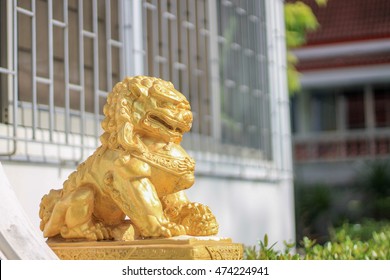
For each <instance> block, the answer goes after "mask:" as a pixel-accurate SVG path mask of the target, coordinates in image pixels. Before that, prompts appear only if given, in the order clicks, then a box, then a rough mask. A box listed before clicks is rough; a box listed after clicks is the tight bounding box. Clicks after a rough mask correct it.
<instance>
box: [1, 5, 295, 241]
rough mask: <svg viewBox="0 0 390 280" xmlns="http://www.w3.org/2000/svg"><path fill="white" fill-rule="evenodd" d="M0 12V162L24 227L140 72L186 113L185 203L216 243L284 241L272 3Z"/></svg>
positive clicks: (287, 151)
mask: <svg viewBox="0 0 390 280" xmlns="http://www.w3.org/2000/svg"><path fill="white" fill-rule="evenodd" d="M0 5H1V6H0V13H1V14H0V40H1V45H0V77H1V80H0V81H1V84H0V90H1V99H0V161H1V163H2V165H3V167H4V170H5V173H6V174H7V176H8V178H9V180H10V182H11V184H12V185H13V187H14V188H15V192H16V194H17V197H18V199H19V201H20V203H21V204H22V206H23V208H24V209H25V211H26V212H27V214H28V217H29V218H30V219H31V221H32V223H33V225H34V226H36V228H37V229H38V225H39V217H38V209H39V203H40V199H41V197H42V196H43V195H44V194H45V193H47V192H48V190H49V189H51V188H61V187H62V182H63V181H64V180H65V179H66V177H67V176H68V174H70V172H72V170H73V169H74V168H75V166H76V165H77V164H78V163H80V162H81V161H83V160H84V159H85V158H86V157H87V156H88V155H90V154H91V153H92V152H93V151H94V150H95V148H96V147H97V146H98V145H99V140H98V137H99V136H100V134H101V127H100V121H101V120H102V106H103V105H104V103H105V97H106V94H107V92H109V91H110V90H111V88H112V86H113V85H114V84H115V83H116V82H118V81H120V80H122V79H123V77H124V76H133V75H140V74H146V75H150V76H157V77H161V78H163V79H166V80H170V81H172V82H173V83H174V85H175V87H176V88H178V89H179V90H181V92H183V94H185V95H186V96H187V98H188V100H189V101H190V102H191V106H192V110H193V113H194V120H195V121H194V125H193V128H192V132H191V133H189V135H187V136H186V137H185V139H184V141H183V145H184V146H185V148H186V149H187V150H188V151H190V154H191V155H192V156H193V157H194V158H195V160H196V162H197V165H196V183H195V185H194V187H192V188H191V189H190V190H189V191H188V195H189V197H190V198H191V199H192V200H194V201H199V202H202V203H205V204H207V205H209V206H210V207H211V209H212V210H213V212H214V213H215V214H216V216H217V218H218V221H219V223H220V235H221V236H229V237H232V238H233V240H234V241H235V242H242V243H244V244H247V245H254V244H256V243H257V240H259V239H261V238H262V237H263V236H264V234H265V233H267V234H268V235H269V237H270V239H271V241H278V244H279V246H282V243H283V241H284V240H286V241H293V240H294V236H295V230H294V207H293V186H292V160H291V148H290V145H291V142H290V141H291V139H290V126H289V123H290V122H289V100H288V95H287V90H286V77H285V70H286V64H285V43H284V20H283V1H282V0H262V1H254V0H246V1H227V0H224V1H222V0H212V1H206V0H199V1H179V0H161V1H157V0H144V1H142V0H133V1H121V0H117V1H103V0H91V1H81V0H79V1H78V0H63V1H52V0H31V1H30V0H25V1H16V0H15V1H12V0H8V1H1V2H0ZM3 199H4V198H3ZM3 214H4V213H1V215H3Z"/></svg>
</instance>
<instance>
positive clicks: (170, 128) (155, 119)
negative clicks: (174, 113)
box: [149, 114, 183, 134]
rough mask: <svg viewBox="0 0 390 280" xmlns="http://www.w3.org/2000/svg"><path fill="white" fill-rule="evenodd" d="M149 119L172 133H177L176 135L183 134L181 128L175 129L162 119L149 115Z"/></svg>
mask: <svg viewBox="0 0 390 280" xmlns="http://www.w3.org/2000/svg"><path fill="white" fill-rule="evenodd" d="M149 118H150V119H152V120H154V121H155V122H157V123H159V124H160V125H162V126H164V127H165V128H166V129H167V130H169V131H171V132H176V133H180V134H182V133H183V130H182V129H181V128H180V127H174V126H173V125H171V124H169V123H168V122H166V121H165V120H163V119H162V118H160V117H158V116H156V115H152V114H151V115H149Z"/></svg>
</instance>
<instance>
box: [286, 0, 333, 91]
mask: <svg viewBox="0 0 390 280" xmlns="http://www.w3.org/2000/svg"><path fill="white" fill-rule="evenodd" d="M315 1H316V3H317V5H318V6H325V5H326V3H327V1H328V0H315ZM284 16H285V26H286V46H287V49H288V51H287V79H288V89H289V92H290V94H293V93H295V92H297V91H298V90H299V89H300V88H301V85H300V82H299V72H298V71H297V69H296V67H295V66H296V64H297V63H298V59H297V57H296V56H295V55H294V54H293V53H292V52H291V49H292V48H297V47H300V46H302V45H303V44H305V43H306V35H307V33H308V32H312V31H315V30H316V29H317V28H318V27H319V23H318V21H317V18H316V16H315V15H314V13H313V11H312V9H311V8H310V7H309V6H308V5H307V4H305V3H303V2H301V1H289V2H287V3H286V4H285V6H284Z"/></svg>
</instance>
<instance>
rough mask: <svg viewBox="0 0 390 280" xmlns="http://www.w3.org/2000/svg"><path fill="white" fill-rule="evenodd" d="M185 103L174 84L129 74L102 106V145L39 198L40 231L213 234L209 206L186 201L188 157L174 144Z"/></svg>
mask: <svg viewBox="0 0 390 280" xmlns="http://www.w3.org/2000/svg"><path fill="white" fill-rule="evenodd" d="M190 110H191V108H190V104H189V102H188V101H187V99H186V98H185V96H184V95H182V94H181V93H180V92H178V91H177V90H175V88H174V87H173V85H172V83H170V82H167V81H164V80H161V79H158V78H152V77H145V76H137V77H128V78H126V79H124V80H123V81H122V82H120V83H118V84H116V85H115V87H114V88H113V90H112V92H110V93H109V95H108V97H107V103H106V105H105V106H104V115H105V119H104V121H103V122H102V127H103V129H104V133H103V134H102V136H101V137H100V140H101V142H102V145H101V146H100V147H99V148H97V150H96V151H95V152H94V154H93V155H91V156H90V157H89V158H88V159H87V160H86V161H85V162H83V163H81V164H80V165H79V166H78V167H77V171H75V172H73V173H72V174H71V175H70V176H69V178H68V179H67V180H66V181H65V182H64V185H63V189H61V190H51V191H50V192H49V194H47V195H45V196H43V198H42V202H41V204H40V211H39V216H40V218H41V224H40V228H41V230H42V231H43V234H44V236H45V237H54V236H58V235H60V236H61V237H63V238H66V239H73V238H83V239H87V240H103V239H115V240H133V239H135V238H143V237H171V236H177V235H194V236H202V235H214V234H216V233H217V232H218V224H217V222H216V220H215V217H214V215H213V214H212V213H211V211H210V209H209V208H208V207H207V206H205V205H202V204H199V203H193V202H190V201H189V200H188V198H187V197H186V195H185V194H184V192H183V190H185V189H188V188H189V187H191V186H192V185H193V183H194V168H195V162H194V160H193V159H192V158H191V157H190V156H189V155H188V154H187V153H186V151H185V150H184V149H183V148H182V147H181V146H180V142H181V140H182V136H183V134H184V133H185V132H188V131H189V130H190V128H191V125H192V113H191V111H190Z"/></svg>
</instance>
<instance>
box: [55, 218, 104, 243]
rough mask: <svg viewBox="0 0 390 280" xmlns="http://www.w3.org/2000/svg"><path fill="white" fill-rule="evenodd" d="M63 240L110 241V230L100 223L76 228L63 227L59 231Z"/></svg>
mask: <svg viewBox="0 0 390 280" xmlns="http://www.w3.org/2000/svg"><path fill="white" fill-rule="evenodd" d="M61 236H62V237H63V238H85V239H88V240H104V239H112V237H111V230H110V229H109V228H107V227H105V226H104V225H103V224H102V223H92V222H89V223H86V224H83V225H80V226H77V227H73V228H68V227H67V226H64V227H63V228H62V229H61Z"/></svg>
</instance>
